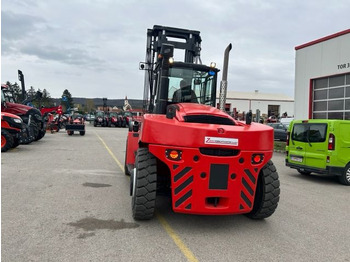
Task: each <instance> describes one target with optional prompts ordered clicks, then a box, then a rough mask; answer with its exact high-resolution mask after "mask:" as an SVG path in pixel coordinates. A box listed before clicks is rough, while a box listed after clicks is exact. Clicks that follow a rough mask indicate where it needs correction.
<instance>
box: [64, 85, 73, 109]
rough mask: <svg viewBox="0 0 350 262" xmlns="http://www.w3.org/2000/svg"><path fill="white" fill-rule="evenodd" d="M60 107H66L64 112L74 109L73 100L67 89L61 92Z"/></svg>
mask: <svg viewBox="0 0 350 262" xmlns="http://www.w3.org/2000/svg"><path fill="white" fill-rule="evenodd" d="M61 105H62V106H65V107H66V111H70V110H71V108H73V107H74V104H73V98H72V95H71V93H70V92H69V91H68V89H65V90H64V91H63V94H62V96H61Z"/></svg>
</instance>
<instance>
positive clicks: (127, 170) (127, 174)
mask: <svg viewBox="0 0 350 262" xmlns="http://www.w3.org/2000/svg"><path fill="white" fill-rule="evenodd" d="M127 153H128V139H126V146H125V157H124V174H125V175H126V176H130V173H129V169H128V167H127V165H126V155H127ZM130 179H131V178H130ZM130 196H132V191H131V192H130Z"/></svg>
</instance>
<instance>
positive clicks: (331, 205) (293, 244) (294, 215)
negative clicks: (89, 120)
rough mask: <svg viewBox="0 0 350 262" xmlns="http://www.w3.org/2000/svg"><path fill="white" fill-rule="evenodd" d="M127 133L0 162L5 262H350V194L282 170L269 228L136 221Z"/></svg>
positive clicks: (62, 139) (173, 217)
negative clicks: (127, 159) (126, 164)
mask: <svg viewBox="0 0 350 262" xmlns="http://www.w3.org/2000/svg"><path fill="white" fill-rule="evenodd" d="M126 136H127V128H114V127H111V128H108V127H93V125H91V124H87V126H86V134H85V136H80V135H79V134H74V135H73V136H68V135H67V134H66V133H65V132H64V131H63V130H61V131H60V132H58V133H54V134H51V133H47V134H46V135H45V137H44V138H43V139H41V140H40V141H37V142H33V143H31V144H29V145H20V146H19V147H18V148H15V149H12V150H10V151H8V152H6V153H2V154H1V256H2V261H9V262H14V261H350V257H349V240H350V220H349V215H350V207H349V204H348V201H349V199H350V188H349V187H346V186H343V185H340V184H339V183H338V182H337V180H336V179H335V178H334V177H324V176H320V175H310V176H302V175H300V174H298V173H297V171H296V170H293V169H290V168H288V167H285V165H284V154H283V153H275V154H274V156H273V159H272V160H273V162H274V164H275V165H276V167H277V170H278V173H279V176H280V182H281V198H280V202H279V205H278V208H277V210H276V212H275V213H274V214H273V215H272V216H271V217H269V218H267V219H265V220H258V221H256V220H251V219H249V218H247V217H246V216H244V215H238V216H198V215H185V214H177V213H174V212H173V211H172V210H171V206H170V199H169V198H167V197H165V196H159V197H157V213H156V217H155V218H154V219H152V220H150V221H143V222H140V221H134V220H133V218H132V214H131V197H130V196H129V177H127V176H125V175H124V172H123V170H122V169H123V166H124V154H125V141H126Z"/></svg>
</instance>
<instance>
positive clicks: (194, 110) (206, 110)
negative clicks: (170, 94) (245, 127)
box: [176, 103, 236, 122]
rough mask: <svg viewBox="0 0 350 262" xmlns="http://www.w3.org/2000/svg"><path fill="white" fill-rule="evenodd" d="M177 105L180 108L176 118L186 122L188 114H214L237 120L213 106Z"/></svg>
mask: <svg viewBox="0 0 350 262" xmlns="http://www.w3.org/2000/svg"><path fill="white" fill-rule="evenodd" d="M177 106H178V108H179V110H177V111H176V118H177V119H178V120H179V121H180V122H184V116H188V115H212V116H218V117H223V118H229V119H231V120H232V121H234V122H236V121H235V120H234V119H233V118H232V117H231V116H229V115H228V114H226V113H224V112H222V111H221V110H219V109H217V108H215V107H212V106H206V105H201V104H194V103H182V104H177Z"/></svg>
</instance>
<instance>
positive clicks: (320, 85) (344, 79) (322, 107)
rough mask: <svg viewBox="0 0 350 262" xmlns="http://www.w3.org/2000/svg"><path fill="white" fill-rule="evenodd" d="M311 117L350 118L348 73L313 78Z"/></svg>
mask: <svg viewBox="0 0 350 262" xmlns="http://www.w3.org/2000/svg"><path fill="white" fill-rule="evenodd" d="M312 87H313V102H312V106H313V107H312V118H313V119H345V120H350V74H342V75H336V76H331V77H325V78H318V79H314V80H313V83H312Z"/></svg>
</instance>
